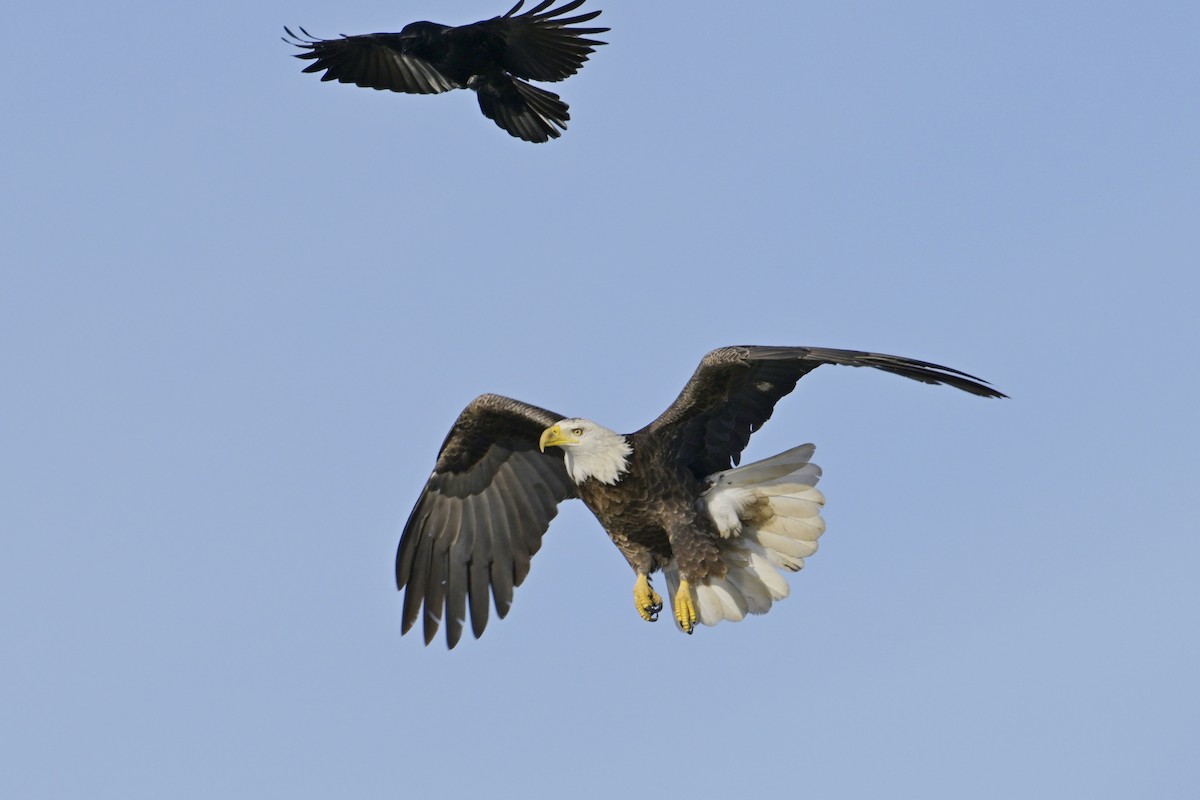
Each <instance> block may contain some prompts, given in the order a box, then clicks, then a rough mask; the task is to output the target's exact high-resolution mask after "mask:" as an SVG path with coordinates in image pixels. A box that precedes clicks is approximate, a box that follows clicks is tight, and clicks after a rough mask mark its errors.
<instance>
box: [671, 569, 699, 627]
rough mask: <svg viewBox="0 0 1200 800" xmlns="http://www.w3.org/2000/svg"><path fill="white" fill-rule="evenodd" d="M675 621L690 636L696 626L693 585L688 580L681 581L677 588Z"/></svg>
mask: <svg viewBox="0 0 1200 800" xmlns="http://www.w3.org/2000/svg"><path fill="white" fill-rule="evenodd" d="M675 621H676V622H678V623H679V627H680V628H683V632H684V633H686V634H688V635H689V636H690V635H691V634H692V629H693V628H695V627H696V604H695V603H694V602H693V601H692V587H691V586H689V585H688V582H687V581H686V580H684V581H680V582H679V588H678V589H676V590H675Z"/></svg>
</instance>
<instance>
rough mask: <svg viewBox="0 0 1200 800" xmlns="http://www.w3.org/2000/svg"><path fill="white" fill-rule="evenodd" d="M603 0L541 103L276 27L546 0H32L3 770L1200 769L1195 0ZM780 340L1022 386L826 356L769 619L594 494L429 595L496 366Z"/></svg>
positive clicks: (571, 372)
mask: <svg viewBox="0 0 1200 800" xmlns="http://www.w3.org/2000/svg"><path fill="white" fill-rule="evenodd" d="M594 5H595V6H596V7H598V8H603V9H604V15H603V17H602V18H601V22H602V23H604V24H607V25H610V26H611V27H612V28H613V30H612V32H611V33H610V34H607V36H606V37H605V38H607V39H608V41H609V42H610V43H611V44H610V45H609V46H607V47H604V48H601V49H600V51H599V52H598V53H597V54H596V55H595V56H594V57H593V59H592V60H591V62H589V64H588V65H587V66H586V67H585V68H584V70H583V71H582V72H581V73H580V74H579V75H577V76H575V77H573V78H571V79H570V80H568V81H567V82H565V83H563V84H560V85H558V86H557V87H553V88H555V89H556V90H558V91H560V93H561V94H562V95H563V97H564V98H565V99H566V100H567V101H568V102H569V103H570V104H571V113H572V121H571V127H570V130H569V131H568V132H567V134H566V135H565V136H564V137H563V138H562V139H560V140H558V141H556V142H551V143H549V144H546V145H529V144H525V143H522V142H519V141H516V140H514V139H511V138H509V137H508V136H507V135H506V134H504V133H503V132H501V131H500V130H499V129H497V128H495V127H494V126H493V125H492V123H490V122H488V121H487V120H485V119H484V118H483V117H482V116H481V115H480V114H479V112H478V109H477V107H476V104H475V101H474V98H473V97H471V96H470V95H469V94H468V93H466V92H455V93H452V94H450V95H447V96H444V97H408V96H399V95H391V94H385V93H376V92H370V91H367V90H362V89H356V88H353V87H349V86H342V85H330V84H322V83H320V82H319V81H318V80H317V79H316V78H315V77H314V76H311V75H303V74H301V73H300V71H299V70H300V68H301V66H302V65H301V63H300V62H298V61H296V60H294V59H291V58H290V57H289V55H290V53H291V52H292V50H291V48H289V47H288V46H287V45H285V44H284V43H282V42H281V41H279V38H278V36H279V34H280V33H281V32H282V26H283V25H284V24H287V25H296V24H301V25H304V26H305V27H306V28H308V30H310V31H311V32H313V33H314V34H317V35H323V36H332V35H334V34H336V33H339V32H345V33H360V32H368V31H374V30H399V28H400V27H402V26H403V25H404V24H405V23H407V22H410V21H413V20H418V19H433V20H436V21H440V22H446V23H451V24H461V23H466V22H470V21H474V20H477V19H481V18H484V17H488V16H492V15H494V14H497V13H501V12H503V11H505V10H506V6H505V5H504V3H499V4H496V3H494V2H484V0H471V2H458V3H454V4H448V3H425V4H424V5H422V4H419V3H407V4H396V3H384V2H371V1H369V0H364V1H363V2H359V3H354V4H346V3H341V4H330V3H317V2H310V1H309V0H299V2H294V3H278V2H266V3H258V4H255V5H254V7H253V8H249V9H248V8H246V7H245V6H244V4H234V3H222V2H217V3H210V4H208V5H205V6H199V7H185V6H178V5H171V4H165V5H163V4H148V3H143V4H139V3H115V4H105V5H102V6H100V5H96V4H81V3H72V2H67V3H61V4H54V5H42V6H34V5H31V4H26V5H25V6H23V7H20V8H16V9H14V10H12V11H10V12H9V14H8V30H9V34H10V35H9V37H8V47H9V58H8V63H9V65H10V70H9V72H10V75H9V79H8V80H7V81H6V82H5V84H4V87H3V89H0V92H2V93H3V94H2V97H3V103H4V107H5V108H6V109H7V110H8V113H7V114H6V115H5V119H4V121H3V122H2V123H0V143H2V145H3V152H4V153H5V159H4V166H3V172H4V180H3V181H0V204H2V205H0V212H2V214H0V226H2V228H3V236H2V240H3V247H2V249H3V253H4V258H3V266H2V267H0V275H2V283H0V287H2V291H0V369H2V370H3V374H4V375H5V377H6V379H5V381H4V388H3V390H2V391H0V442H2V445H0V487H2V491H3V502H2V503H0V530H3V532H4V543H5V546H4V551H5V552H4V556H3V558H0V620H2V623H3V627H2V630H3V632H4V639H5V648H4V649H5V655H4V657H3V658H2V659H0V687H3V688H2V689H0V706H2V707H3V708H4V718H5V722H4V725H3V726H0V748H2V751H3V752H4V754H5V762H6V763H7V764H8V766H7V767H6V768H5V769H4V770H3V771H0V795H3V796H5V797H38V798H41V797H46V798H57V797H88V798H110V797H111V798H139V797H147V798H150V797H156V798H157V797H174V798H193V797H195V798H210V797H256V798H257V797H282V796H288V797H295V798H309V797H311V798H324V797H331V796H346V797H364V798H366V797H396V796H402V797H420V796H427V795H429V794H431V793H432V792H435V791H437V792H440V793H441V795H442V796H448V797H469V796H480V795H483V794H484V793H487V794H488V795H489V796H500V797H510V796H511V797H517V796H529V797H536V796H550V794H551V793H560V792H567V791H570V792H572V793H573V794H574V796H579V797H585V798H589V797H596V798H606V797H612V796H616V795H617V793H628V792H637V793H639V794H640V793H646V794H658V795H664V796H666V795H668V794H684V795H686V794H691V795H694V796H716V795H718V794H730V795H732V794H734V793H736V794H737V795H738V796H758V795H766V794H768V793H770V794H772V795H773V796H778V795H779V794H780V793H785V792H786V793H788V795H801V794H803V795H805V796H812V797H822V798H842V797H845V798H854V797H920V798H943V797H944V798H961V797H973V798H990V797H996V798H1007V797H1055V798H1061V797H1088V798H1099V797H1130V796H1147V797H1191V796H1195V794H1196V793H1197V791H1200V778H1198V777H1197V773H1196V768H1195V766H1194V764H1193V763H1192V762H1193V761H1194V752H1193V751H1194V744H1195V742H1196V740H1197V736H1198V734H1200V698H1198V693H1197V691H1196V688H1195V676H1196V674H1197V672H1198V670H1200V664H1198V663H1197V662H1198V661H1200V643H1198V641H1197V636H1196V630H1197V617H1198V613H1197V612H1198V611H1200V589H1197V581H1196V579H1195V575H1194V565H1195V564H1196V562H1197V560H1198V559H1200V543H1198V539H1197V536H1196V532H1197V531H1196V518H1195V512H1194V509H1193V508H1192V504H1191V500H1192V499H1193V497H1194V495H1195V485H1196V480H1197V478H1200V470H1198V468H1197V466H1196V460H1195V452H1196V450H1197V446H1198V445H1200V441H1197V439H1198V437H1197V432H1196V426H1195V425H1194V423H1193V416H1194V411H1193V405H1194V403H1195V397H1196V395H1197V390H1198V389H1200V385H1198V376H1197V371H1196V369H1195V362H1194V350H1195V346H1196V344H1197V342H1198V337H1197V323H1196V318H1195V313H1196V312H1195V306H1196V298H1197V297H1198V296H1200V286H1198V285H1197V279H1196V277H1195V274H1196V264H1197V252H1198V251H1200V247H1198V245H1200V241H1198V240H1200V226H1198V225H1197V222H1196V221H1197V219H1200V150H1198V149H1197V146H1196V143H1197V142H1200V105H1198V104H1197V97H1200V79H1198V78H1197V76H1198V75H1200V57H1198V56H1197V50H1196V46H1195V45H1196V42H1195V31H1196V30H1197V29H1200V10H1198V9H1197V7H1196V6H1195V5H1194V4H1190V3H1150V4H1134V3H1086V4H1085V3H1081V2H1064V3H1054V4H1045V3H1029V2H1015V3H1006V4H1003V7H1000V6H995V7H992V8H981V7H979V4H967V3H925V4H920V5H919V7H915V8H914V7H912V6H911V5H909V6H906V7H903V8H901V7H900V6H899V5H897V4H893V3H878V2H861V3H850V4H822V5H814V4H809V3H784V2H764V3H758V4H755V5H753V6H752V7H749V12H746V11H742V10H740V8H739V7H735V6H731V5H729V4H722V5H717V4H711V3H689V4H680V3H628V2H609V3H604V2H596V3H595V4H594ZM993 5H994V4H993ZM748 13H749V14H752V15H753V16H747V14H748ZM740 343H754V344H795V345H822V346H831V347H850V348H863V349H872V350H877V351H882V352H887V353H895V354H898V355H906V356H911V357H915V358H921V359H927V360H931V361H935V362H938V363H942V364H947V365H950V366H953V367H957V368H960V369H963V370H966V371H968V372H971V373H974V374H977V375H980V376H982V377H984V378H987V379H989V380H991V381H992V382H993V383H994V384H995V385H996V386H997V387H999V388H1000V389H1001V390H1003V391H1005V392H1007V393H1009V394H1010V395H1012V399H1011V400H1005V401H984V400H980V399H978V398H974V397H970V396H967V395H965V394H962V393H959V392H955V391H953V390H950V389H947V388H944V387H929V386H923V385H920V384H916V383H912V382H908V381H903V380H900V379H898V378H895V377H893V376H889V375H886V374H882V373H875V372H871V371H867V370H850V369H844V368H834V367H825V368H822V369H819V370H817V371H816V372H815V373H813V374H811V375H809V376H808V377H806V378H805V379H804V380H803V381H802V382H801V383H800V385H799V387H798V388H797V391H796V392H795V393H794V394H793V395H791V396H789V397H788V398H785V399H784V400H783V401H782V402H781V403H780V404H779V406H778V407H777V409H776V414H775V417H774V418H773V419H772V421H771V422H770V423H769V424H768V425H767V426H766V427H765V429H764V430H763V431H761V432H760V433H758V434H757V435H756V436H755V438H754V439H753V440H752V442H751V445H750V448H749V450H748V451H747V454H746V456H747V458H748V459H752V458H760V457H765V456H768V455H771V454H773V453H776V452H779V451H781V450H784V449H786V448H788V447H791V446H793V445H796V444H799V443H802V442H808V441H812V442H815V443H816V445H817V451H816V459H815V460H816V461H817V463H819V464H820V465H821V466H822V467H823V468H824V470H825V478H824V479H823V481H822V484H821V487H822V489H823V490H824V491H825V494H826V496H827V498H828V505H827V506H826V511H825V518H826V520H827V523H828V532H827V534H826V536H825V537H824V538H823V539H822V546H821V550H820V552H818V553H817V554H816V555H815V556H814V557H813V558H811V559H809V561H808V565H807V567H806V568H805V569H804V571H803V572H801V573H800V574H798V575H796V576H794V577H793V578H792V579H791V586H792V595H791V597H790V598H789V599H788V600H787V601H786V602H784V603H783V604H782V605H780V606H777V607H776V608H775V609H774V610H773V611H772V612H771V613H770V614H769V615H767V616H765V617H760V618H752V619H750V620H748V621H746V622H743V623H739V624H737V625H732V624H723V625H720V626H718V627H715V628H711V629H710V628H702V629H701V630H699V631H698V633H697V634H696V635H695V636H692V637H685V636H682V635H680V634H678V633H677V632H676V631H675V630H674V629H673V628H672V627H671V626H670V625H669V624H666V623H665V622H660V623H658V624H657V625H648V624H646V623H643V622H642V621H641V620H640V619H638V617H637V616H636V614H635V613H634V611H633V608H632V607H631V602H630V590H631V587H632V582H633V575H632V573H631V572H630V571H629V569H628V567H627V566H626V565H625V563H624V561H623V559H621V557H620V555H619V553H618V552H617V551H616V549H615V548H613V547H612V545H611V544H610V543H609V541H608V539H607V537H606V536H605V535H604V534H603V532H602V531H601V529H600V528H599V526H598V524H597V523H596V522H595V521H594V520H593V519H592V518H591V516H590V515H589V514H588V513H587V512H586V510H585V509H583V508H582V506H580V505H579V504H572V505H570V506H567V507H564V508H563V510H562V512H561V513H560V515H559V517H558V518H557V519H556V520H555V521H554V523H553V525H552V527H551V529H550V532H549V533H548V534H547V536H546V539H545V542H544V545H543V548H542V550H541V552H540V553H539V554H538V555H537V557H536V558H535V559H534V562H533V569H532V572H531V573H530V576H529V578H528V580H527V581H526V583H525V585H524V586H523V587H522V588H521V589H519V590H518V592H517V595H516V601H515V604H514V607H513V609H512V612H511V614H510V615H509V617H508V619H506V620H504V621H501V622H496V621H493V624H492V625H490V626H489V628H488V630H487V634H486V635H485V636H484V638H483V639H481V640H479V641H474V640H472V639H469V638H468V639H467V640H464V642H463V643H462V644H461V645H460V646H459V647H458V648H457V649H456V650H454V651H453V652H447V651H446V650H445V648H444V646H443V645H442V643H441V641H440V640H439V641H438V642H436V643H435V644H434V645H433V646H431V647H429V648H425V647H423V646H422V644H421V641H420V639H419V638H418V637H417V636H414V635H410V636H406V637H403V638H401V636H400V631H399V626H400V596H399V595H398V594H397V593H396V592H395V590H394V585H393V577H392V559H393V556H394V552H395V546H396V540H397V537H398V535H399V530H400V527H401V525H402V523H403V521H404V519H405V517H406V515H407V513H408V511H409V509H410V508H411V506H412V503H413V502H414V501H415V499H416V497H417V494H418V492H419V490H420V488H421V486H422V484H423V482H424V480H425V477H426V476H427V474H428V471H429V470H430V468H431V467H432V464H433V459H434V456H435V454H436V451H437V447H438V445H439V444H440V442H441V440H442V437H443V436H444V435H445V432H446V430H447V428H448V426H449V425H450V423H451V422H452V421H453V419H454V417H455V416H456V415H457V413H458V411H459V410H460V409H461V408H462V407H463V406H464V405H465V404H466V403H467V402H468V401H470V400H471V398H473V397H474V396H475V395H477V394H479V393H481V392H484V391H492V392H499V393H503V394H508V395H511V396H513V397H517V398H520V399H522V400H526V401H528V402H532V403H536V404H538V405H542V406H546V407H548V408H553V409H556V410H558V411H561V412H562V413H564V414H570V415H579V416H586V417H590V418H593V419H596V420H597V421H600V422H601V423H603V424H606V425H609V426H610V427H614V428H617V429H619V430H633V429H636V428H638V427H640V426H641V425H643V424H644V423H645V422H647V421H648V420H650V419H652V418H653V417H654V416H655V415H657V414H658V413H659V412H660V411H661V410H662V409H663V408H665V407H666V405H667V404H668V403H669V402H670V401H671V400H672V399H673V398H674V397H675V394H676V393H677V392H678V391H679V389H680V388H681V387H682V385H683V383H684V381H685V380H686V379H687V377H688V376H689V375H690V374H691V371H692V370H693V369H694V367H695V365H696V363H697V361H698V360H699V358H700V357H701V356H702V355H703V354H704V353H705V352H706V351H707V350H709V349H711V348H713V347H717V346H720V345H726V344H740Z"/></svg>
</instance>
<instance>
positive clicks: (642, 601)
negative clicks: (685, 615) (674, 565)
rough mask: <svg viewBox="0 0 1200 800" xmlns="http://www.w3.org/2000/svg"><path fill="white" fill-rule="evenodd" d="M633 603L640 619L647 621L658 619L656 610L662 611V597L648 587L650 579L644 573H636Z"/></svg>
mask: <svg viewBox="0 0 1200 800" xmlns="http://www.w3.org/2000/svg"><path fill="white" fill-rule="evenodd" d="M633 605H634V607H635V608H637V612H638V613H639V614H641V616H642V619H644V620H646V621H647V622H657V621H658V612H660V611H662V598H661V597H659V596H658V592H656V591H654V590H653V589H651V588H650V579H649V578H648V577H646V576H645V575H638V577H637V583H635V584H634V585H633Z"/></svg>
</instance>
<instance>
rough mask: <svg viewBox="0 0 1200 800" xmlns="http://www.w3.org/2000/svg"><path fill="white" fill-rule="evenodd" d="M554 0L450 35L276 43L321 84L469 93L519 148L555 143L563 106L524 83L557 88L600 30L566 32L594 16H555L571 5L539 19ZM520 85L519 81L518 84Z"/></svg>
mask: <svg viewBox="0 0 1200 800" xmlns="http://www.w3.org/2000/svg"><path fill="white" fill-rule="evenodd" d="M554 2H555V0H543V2H541V3H538V5H536V6H534V7H533V8H531V9H530V10H529V11H526V12H525V13H524V14H517V11H519V10H520V8H521V6H522V5H524V3H525V0H520V2H518V3H517V4H516V5H515V6H513V7H512V8H511V9H509V11H508V13H507V14H505V15H504V16H502V17H493V18H492V19H487V20H483V21H481V22H475V23H472V24H470V25H461V26H459V27H451V26H449V25H441V24H439V23H436V22H413V23H411V24H409V25H406V26H405V27H404V28H403V30H401V31H400V32H399V33H367V34H362V35H360V36H342V37H341V38H339V39H317V38H314V37H313V36H311V35H309V33H308V31H306V30H304V28H300V33H301V36H297V35H296V34H294V33H292V31H291V29H290V28H287V27H285V28H284V30H285V31H287V35H288V37H290V38H285V39H284V41H285V42H288V43H289V44H293V45H295V46H296V47H299V48H302V49H304V50H305V51H306V52H303V53H299V54H297V55H296V58H303V59H311V60H313V63H312V64H310V65H309V66H307V67H305V68H304V72H319V71H321V70H325V74H324V75H322V76H321V80H323V81H340V82H341V83H353V84H355V85H357V86H363V87H366V88H368V89H390V90H391V91H393V92H406V93H408V94H439V93H441V92H448V91H450V90H451V89H473V90H474V91H475V94H476V96H477V97H478V99H479V108H480V110H481V111H482V112H483V115H484V116H485V117H487V118H488V119H490V120H492V121H494V122H495V123H496V124H497V125H499V126H500V127H501V128H503V129H504V130H506V131H508V132H509V133H510V134H511V135H513V136H516V137H517V138H520V139H524V140H525V141H527V142H545V141H547V140H549V139H557V138H558V137H559V136H561V135H562V134H561V133H559V129H562V130H566V129H567V120H569V119H570V118H571V116H570V114H568V113H567V104H566V103H564V102H563V101H562V100H561V99H560V98H559V96H558V95H556V94H554V93H553V92H548V91H546V90H545V89H539V88H538V87H536V86H533V85H532V84H529V83H527V82H526V80H534V81H561V80H565V79H566V78H569V77H570V76H572V75H574V74H575V73H576V72H578V71H579V70H580V68H582V67H583V62H585V61H587V60H588V56H589V55H590V54H591V53H592V52H593V51H594V49H595V48H596V47H599V46H600V45H602V44H605V42H601V41H597V40H595V39H588V38H584V37H586V36H592V35H594V34H598V33H604V32H605V31H607V30H609V29H608V28H578V27H575V28H572V27H569V26H571V25H578V24H579V23H581V22H588V21H589V20H593V19H595V18H596V17H598V16H600V13H601V12H599V11H591V12H588V13H586V14H579V15H577V16H574V17H566V18H563V17H562V15H563V14H566V13H569V12H571V11H574V10H575V9H577V8H579V7H580V6H581V5H583V3H584V0H571V2H569V3H567V4H566V5H562V6H559V7H558V8H555V9H551V10H549V11H547V10H546V9H547V8H549V7H550V6H551V5H553V4H554ZM523 78H524V79H526V80H522V79H523Z"/></svg>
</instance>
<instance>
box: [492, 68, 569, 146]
mask: <svg viewBox="0 0 1200 800" xmlns="http://www.w3.org/2000/svg"><path fill="white" fill-rule="evenodd" d="M468 85H469V86H470V88H472V89H474V90H475V94H476V95H478V97H479V110H480V111H482V112H483V115H484V116H485V117H487V118H488V119H490V120H492V121H494V122H495V123H496V124H497V125H499V126H500V127H501V128H503V129H504V130H506V131H508V132H509V133H510V134H512V135H513V136H516V137H517V138H518V139H524V140H525V141H527V142H545V141H547V140H549V139H557V138H558V137H559V136H562V133H560V129H561V130H564V131H565V130H566V129H567V120H569V119H570V118H571V115H570V114H568V113H567V104H566V103H564V102H563V101H562V100H561V99H559V96H558V95H556V94H555V93H554V92H547V91H546V90H545V89H539V88H538V87H536V86H533V85H531V84H528V83H526V82H525V81H523V80H519V79H518V78H513V77H510V76H505V78H504V79H502V80H501V79H489V78H473V79H472V81H471V83H470V84H468Z"/></svg>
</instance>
